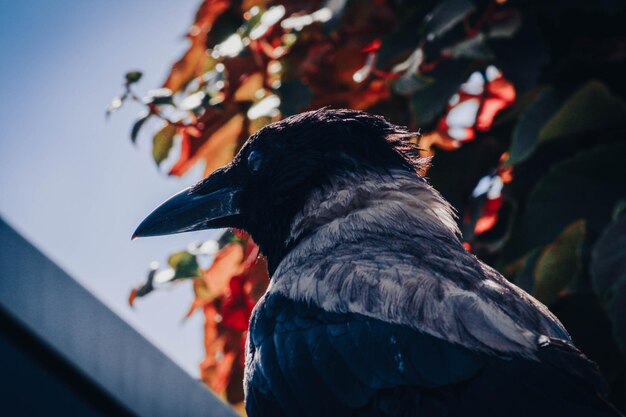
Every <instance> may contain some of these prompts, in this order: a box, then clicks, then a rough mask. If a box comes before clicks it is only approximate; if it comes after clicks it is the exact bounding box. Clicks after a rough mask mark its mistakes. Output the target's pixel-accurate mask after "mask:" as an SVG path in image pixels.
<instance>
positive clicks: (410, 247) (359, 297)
mask: <svg viewBox="0 0 626 417" xmlns="http://www.w3.org/2000/svg"><path fill="white" fill-rule="evenodd" d="M288 236H289V237H288V238H287V241H286V242H285V247H289V248H290V250H289V251H288V252H287V253H286V255H285V256H284V258H283V259H282V260H281V261H280V263H279V264H278V267H277V269H276V271H275V272H274V274H273V276H272V282H271V283H270V287H269V289H268V292H270V293H280V294H282V295H285V296H287V297H289V298H291V299H293V300H296V301H306V302H308V303H310V304H314V305H317V306H319V307H321V308H324V309H325V310H327V311H333V312H338V313H358V314H363V315H366V316H370V317H374V318H378V319H381V320H385V321H389V322H394V323H398V324H403V325H407V326H410V327H413V328H415V329H418V330H421V331H424V332H426V333H429V334H432V335H434V336H437V337H441V338H445V339H446V340H449V341H451V342H453V343H456V344H460V345H464V346H466V347H468V348H471V349H474V350H477V351H483V352H489V353H496V354H503V355H507V354H510V353H513V354H520V355H523V356H526V357H533V356H534V349H535V348H536V347H537V343H538V342H537V341H538V338H539V337H540V336H541V335H547V336H551V337H558V338H562V339H567V338H568V335H567V333H566V332H565V330H564V329H563V328H562V326H561V325H560V323H559V322H558V321H557V320H556V318H554V316H552V315H551V314H550V313H549V312H548V310H547V309H546V308H545V306H543V305H541V304H540V303H538V302H537V301H536V300H534V299H533V298H532V297H530V296H529V295H528V294H526V293H524V292H523V291H522V290H520V289H519V288H517V287H515V286H514V285H512V284H510V283H509V282H508V281H507V280H506V279H505V278H503V277H502V276H501V275H500V274H498V273H497V272H496V271H494V270H493V269H491V268H489V267H488V266H486V265H484V264H482V263H481V262H480V261H478V260H477V259H476V258H475V257H474V256H473V255H471V254H469V253H468V252H467V251H466V250H465V249H464V248H463V246H462V245H461V242H460V240H459V238H458V236H459V230H458V228H457V225H456V221H455V217H454V212H453V209H452V208H451V207H450V205H449V204H448V203H447V202H446V201H445V200H444V199H443V197H441V195H440V194H439V193H437V192H436V191H435V190H434V189H433V188H432V187H431V186H430V185H428V183H427V182H426V181H425V180H424V179H423V178H421V177H419V176H417V175H416V174H414V173H411V172H408V171H406V170H390V171H388V172H386V173H380V172H366V173H361V174H346V175H343V176H341V177H338V178H336V179H335V180H334V181H332V182H331V183H330V184H329V185H327V186H325V187H323V188H320V189H319V190H317V191H315V192H313V193H312V194H311V196H310V197H309V199H308V201H307V202H306V204H305V206H304V208H303V209H302V210H301V211H300V213H298V214H297V215H296V216H295V217H294V219H293V221H292V223H291V229H290V233H289V234H288Z"/></svg>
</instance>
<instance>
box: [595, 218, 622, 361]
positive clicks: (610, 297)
mask: <svg viewBox="0 0 626 417" xmlns="http://www.w3.org/2000/svg"><path fill="white" fill-rule="evenodd" d="M591 284H592V286H593V289H594V291H595V293H596V294H597V295H598V298H599V299H600V301H601V303H602V305H603V306H604V308H605V310H606V312H607V315H608V316H609V320H610V321H611V323H612V326H613V334H614V335H615V338H616V339H617V342H618V344H619V345H620V348H621V349H622V351H623V352H624V353H626V216H621V217H618V218H617V219H615V220H614V221H613V222H611V223H610V224H609V225H608V226H607V227H606V228H605V229H604V231H603V232H602V235H601V236H600V238H599V239H598V241H597V242H596V244H595V246H594V248H593V251H592V254H591Z"/></svg>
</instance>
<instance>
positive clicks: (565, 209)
mask: <svg viewBox="0 0 626 417" xmlns="http://www.w3.org/2000/svg"><path fill="white" fill-rule="evenodd" d="M624 155H626V143H624V142H622V143H615V144H612V145H607V146H598V147H596V148H594V149H592V150H590V151H585V152H581V153H579V154H577V155H576V156H574V157H573V158H570V159H567V160H565V161H563V162H560V163H558V164H556V165H554V166H553V167H552V169H551V170H550V171H548V173H547V174H546V175H545V176H544V177H543V178H542V179H541V180H540V181H539V182H538V183H537V184H536V185H535V187H534V188H533V189H532V191H531V192H530V194H529V196H528V200H527V204H526V212H525V214H524V216H523V218H522V222H521V228H520V229H519V230H520V233H521V234H522V237H521V241H520V243H521V245H522V248H521V251H522V253H525V252H527V251H528V250H530V249H532V248H534V247H537V246H540V245H545V244H547V243H549V242H551V241H552V240H554V239H555V237H556V236H557V235H558V234H559V233H560V232H561V230H563V229H564V228H565V226H567V225H568V224H571V223H572V222H574V221H575V220H577V219H586V220H587V230H588V232H589V234H590V236H594V235H597V234H599V233H600V232H601V231H602V229H603V228H604V226H605V225H606V224H607V223H608V222H609V221H610V220H611V212H612V210H613V207H614V206H615V204H616V203H617V201H619V200H620V199H621V198H622V197H623V196H624V195H626V181H624V178H626V164H625V163H624Z"/></svg>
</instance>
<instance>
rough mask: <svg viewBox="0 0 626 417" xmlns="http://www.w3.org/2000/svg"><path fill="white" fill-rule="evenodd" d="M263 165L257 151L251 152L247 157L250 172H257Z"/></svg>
mask: <svg viewBox="0 0 626 417" xmlns="http://www.w3.org/2000/svg"><path fill="white" fill-rule="evenodd" d="M262 165H263V156H262V155H261V152H259V151H252V152H250V154H249V155H248V169H249V170H250V171H251V172H259V171H260V170H261V166H262Z"/></svg>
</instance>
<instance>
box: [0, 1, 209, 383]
mask: <svg viewBox="0 0 626 417" xmlns="http://www.w3.org/2000/svg"><path fill="white" fill-rule="evenodd" d="M197 3H198V2H197V1H196V0H179V1H171V0H149V1H148V0H144V1H141V2H140V1H121V0H120V1H95V0H93V1H92V0H90V1H78V0H74V1H67V0H56V1H10V0H0V53H1V56H2V58H1V59H0V94H1V97H2V98H1V100H0V190H2V197H1V198H0V215H1V216H2V217H3V218H4V219H5V220H6V221H8V222H9V223H10V224H11V225H13V227H15V228H16V229H17V230H18V231H19V232H21V233H22V234H23V235H24V236H25V237H26V238H27V239H29V240H30V241H31V242H33V243H34V244H35V245H36V246H37V247H39V248H40V249H41V250H42V251H43V252H44V253H46V254H47V255H48V256H49V257H51V258H52V259H53V260H54V261H55V262H57V263H58V264H59V265H61V266H62V267H63V268H64V269H65V270H66V271H67V272H69V273H70V274H71V275H72V276H73V277H75V278H76V279H77V280H78V281H79V282H80V283H81V284H83V285H84V286H85V287H86V288H88V289H89V290H90V291H92V292H93V293H94V294H95V295H96V296H97V297H98V298H100V299H101V300H102V301H103V302H104V303H105V304H107V305H108V306H109V307H110V308H111V309H112V310H113V311H115V312H116V313H117V314H119V315H120V316H121V317H123V318H124V319H125V320H127V321H128V322H129V323H131V325H133V326H134V327H135V328H137V330H138V331H140V332H141V333H142V334H143V335H144V336H146V337H147V338H148V339H149V340H150V341H152V342H153V343H154V344H156V345H157V346H158V347H159V348H160V349H162V350H163V351H164V352H165V353H166V354H168V355H169V356H171V357H172V358H173V359H174V360H175V361H176V362H177V363H179V364H180V365H181V366H182V367H183V368H184V369H186V370H187V371H189V372H190V373H192V374H193V375H197V363H198V362H199V360H200V359H201V357H202V354H203V351H202V319H201V317H200V316H199V315H196V316H194V317H193V318H192V319H191V320H189V321H187V322H186V323H182V317H183V315H184V313H185V312H186V310H187V308H188V307H189V304H190V302H191V301H192V290H191V287H190V285H189V283H186V284H180V285H178V286H176V287H175V288H173V289H172V290H170V291H166V292H161V293H157V294H154V295H152V296H150V297H148V298H146V299H142V300H139V301H138V302H137V304H136V308H135V309H134V310H133V309H131V308H129V307H128V306H127V304H126V300H127V296H128V293H129V290H130V289H131V287H133V286H134V285H135V284H137V283H138V282H139V281H141V280H142V279H143V278H144V277H145V275H146V272H147V269H148V265H149V263H150V261H152V260H158V261H160V262H161V264H163V263H164V261H165V260H166V257H167V254H168V253H170V252H172V251H174V250H178V249H181V248H185V247H186V245H187V243H189V242H190V241H192V240H197V239H202V238H206V237H208V236H210V232H200V233H196V234H187V235H177V236H169V237H163V238H152V239H140V240H138V241H135V242H131V241H130V235H131V233H132V231H133V230H134V228H135V226H136V225H137V224H138V222H139V221H140V220H141V219H142V218H143V217H144V216H145V215H146V214H148V213H149V212H150V211H151V210H152V209H153V208H154V207H155V206H156V205H157V204H158V203H160V202H161V201H163V200H164V199H165V198H167V197H168V196H169V195H171V194H173V193H174V192H176V191H178V190H179V189H181V188H183V187H185V186H187V185H189V184H191V183H193V182H195V181H196V180H197V179H198V178H199V177H198V174H197V171H196V173H190V174H189V175H188V176H187V177H185V178H182V179H178V178H168V177H166V176H165V175H163V174H162V173H159V172H158V171H157V169H156V167H155V165H154V163H153V161H152V159H151V155H150V142H149V141H150V137H149V133H150V132H151V131H152V132H153V131H154V130H153V128H154V126H152V129H151V126H147V127H146V128H144V131H143V134H142V135H140V138H139V141H138V146H136V147H135V146H133V145H132V144H131V143H130V140H129V138H128V134H129V130H130V127H131V124H132V122H133V120H134V119H135V117H136V115H137V113H138V112H139V111H140V108H139V106H137V105H133V106H129V107H128V108H124V109H122V110H120V111H119V112H118V113H116V114H114V115H113V116H112V117H111V118H110V120H109V121H108V122H107V121H106V120H105V117H104V110H105V108H106V106H107V104H108V103H109V102H110V100H111V98H112V97H113V96H114V95H116V94H119V93H120V92H121V91H122V88H121V84H122V80H123V74H124V73H125V71H126V70H129V69H135V68H137V69H141V70H142V71H144V74H145V75H144V78H143V79H142V80H141V82H140V83H139V85H138V88H137V89H138V91H139V92H141V93H145V92H146V91H147V90H148V89H151V88H155V87H158V86H159V85H160V83H161V82H162V81H163V79H164V77H165V74H166V71H167V68H168V67H169V66H170V65H171V63H172V62H173V60H175V59H176V58H177V57H178V56H179V55H180V54H181V53H182V51H183V50H184V48H185V46H186V43H185V40H184V38H183V35H184V31H185V29H186V27H187V26H188V24H189V23H190V22H191V19H192V17H193V13H194V11H195V8H196V6H197Z"/></svg>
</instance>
